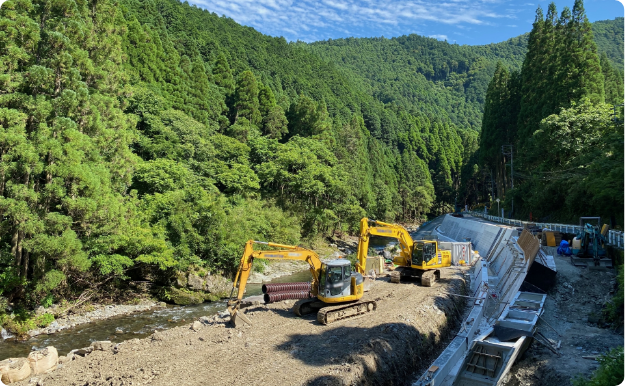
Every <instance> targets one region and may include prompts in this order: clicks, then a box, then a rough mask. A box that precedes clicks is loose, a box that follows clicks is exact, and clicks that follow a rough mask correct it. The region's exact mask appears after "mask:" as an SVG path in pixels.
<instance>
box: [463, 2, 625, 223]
mask: <svg viewBox="0 0 625 386" xmlns="http://www.w3.org/2000/svg"><path fill="white" fill-rule="evenodd" d="M622 23H623V19H622V18H619V19H617V20H616V22H615V23H608V22H599V23H597V24H595V26H594V28H591V25H590V23H589V22H588V19H587V17H586V14H585V10H584V6H583V3H582V1H581V0H576V1H575V4H574V6H573V8H572V9H569V8H568V7H565V8H564V9H563V10H562V12H561V13H560V14H559V15H558V11H557V9H556V6H555V4H553V3H552V4H550V5H549V8H548V9H547V13H546V14H543V11H542V9H541V8H538V10H537V12H536V20H535V22H534V24H533V28H532V31H531V32H530V34H529V39H528V53H527V55H526V57H525V60H524V62H523V66H522V67H521V69H520V70H518V69H515V68H510V67H508V66H506V65H505V64H504V63H502V62H500V63H498V64H497V68H496V71H495V74H494V76H493V79H492V80H491V82H490V84H489V86H488V91H487V94H486V103H485V107H484V119H483V121H482V131H481V136H480V150H479V152H477V153H475V155H474V156H475V158H476V160H478V159H479V164H480V165H483V168H484V169H483V171H482V173H483V174H486V175H487V176H488V177H490V181H491V184H490V185H491V186H490V187H489V186H488V184H486V186H484V185H483V188H485V189H484V191H483V196H486V195H488V194H490V196H491V197H500V198H502V199H504V198H505V200H504V207H505V208H506V211H507V212H508V213H509V215H513V216H515V217H516V218H528V217H530V216H532V217H533V218H534V219H546V220H549V221H565V222H572V223H575V222H577V220H578V218H579V217H580V216H601V217H602V218H604V219H605V222H609V221H610V220H611V221H612V223H613V224H612V225H613V226H619V227H621V228H622V226H623V222H622V221H623V61H622V57H623V28H622ZM619 24H620V27H619V26H618V25H619ZM595 34H596V35H598V36H600V38H598V39H595V37H594V35H595ZM613 38H616V39H615V40H614V41H615V42H617V43H618V44H615V45H610V44H608V41H609V40H610V39H613ZM598 47H599V48H598ZM607 54H610V56H611V58H612V59H613V60H610V59H609V58H608V56H607ZM616 55H620V60H616V59H617V58H618V57H617V56H616ZM508 145H511V146H512V153H511V154H510V148H506V152H507V153H508V154H507V155H506V156H505V157H504V156H503V154H502V146H508ZM511 161H513V162H514V189H512V182H513V181H512V176H511V168H510V167H508V165H509V164H510V162H511ZM480 177H481V176H480V172H476V173H475V174H474V176H473V180H474V183H476V181H478V180H480V179H481V178H480ZM465 179H467V180H470V179H471V178H470V177H468V176H465ZM481 180H482V181H485V180H486V179H483V178H482V179H481ZM489 188H490V190H491V193H486V192H488V190H489ZM474 193H477V192H475V191H474ZM484 193H485V194H484ZM465 194H466V195H470V194H471V192H470V191H468V190H465Z"/></svg>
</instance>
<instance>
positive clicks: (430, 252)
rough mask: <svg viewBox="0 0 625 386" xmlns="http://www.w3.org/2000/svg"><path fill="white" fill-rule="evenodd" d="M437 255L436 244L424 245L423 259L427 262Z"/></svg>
mask: <svg viewBox="0 0 625 386" xmlns="http://www.w3.org/2000/svg"><path fill="white" fill-rule="evenodd" d="M435 257H436V244H434V243H425V244H424V245H423V260H424V262H425V263H427V262H428V261H430V260H432V259H433V258H435Z"/></svg>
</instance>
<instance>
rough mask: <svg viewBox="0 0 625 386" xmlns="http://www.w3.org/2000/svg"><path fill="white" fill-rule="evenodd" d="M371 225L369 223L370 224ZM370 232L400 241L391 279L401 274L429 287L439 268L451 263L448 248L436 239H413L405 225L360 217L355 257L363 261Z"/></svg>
mask: <svg viewBox="0 0 625 386" xmlns="http://www.w3.org/2000/svg"><path fill="white" fill-rule="evenodd" d="M370 223H371V224H372V225H373V226H369V224H370ZM370 236H382V237H391V238H395V239H397V241H399V246H400V253H399V255H397V256H396V257H395V258H394V259H393V263H394V264H395V265H397V267H396V268H395V270H394V271H393V272H391V282H392V283H399V282H400V278H401V277H406V278H407V277H411V278H416V279H419V280H421V285H423V286H425V287H431V286H432V284H433V283H434V281H436V280H438V279H440V277H441V271H440V269H439V268H444V267H449V266H451V251H446V250H441V249H439V248H438V242H437V241H436V240H416V241H415V240H413V239H412V237H410V233H408V231H407V230H406V228H404V227H402V226H401V225H397V224H388V223H385V222H382V221H376V220H369V219H368V218H363V219H362V220H360V241H359V242H358V261H366V260H365V259H366V258H367V251H368V250H369V238H370Z"/></svg>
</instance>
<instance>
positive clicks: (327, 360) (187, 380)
mask: <svg viewBox="0 0 625 386" xmlns="http://www.w3.org/2000/svg"><path fill="white" fill-rule="evenodd" d="M464 292H465V281H464V268H449V269H445V270H443V273H442V277H441V280H440V281H439V282H437V283H436V284H435V285H434V286H432V287H429V288H427V287H421V286H419V285H418V284H417V283H400V284H392V283H390V282H389V280H388V278H378V279H377V280H376V281H374V282H373V283H372V285H371V288H370V290H369V291H368V292H367V293H366V294H365V299H376V300H377V310H376V311H375V312H373V313H371V314H367V315H364V316H361V317H357V318H353V319H347V320H344V321H339V322H336V323H333V324H330V325H327V326H326V325H321V324H319V323H318V322H317V320H316V316H315V315H309V316H306V317H297V316H295V315H294V314H293V313H292V312H291V305H292V304H293V301H283V302H279V303H274V304H269V305H264V304H261V305H255V306H250V307H248V308H245V309H244V310H245V313H246V315H247V316H248V317H249V319H250V320H251V321H252V322H253V326H251V327H250V326H245V327H239V328H233V327H232V326H231V325H230V324H229V323H227V320H228V317H219V316H216V317H213V318H210V319H209V318H205V320H204V323H202V325H201V327H199V328H198V329H197V331H195V330H194V329H193V328H192V326H191V325H187V326H182V327H177V328H173V329H171V330H167V331H159V332H155V333H154V334H153V335H152V336H150V337H148V338H145V339H134V340H130V341H126V342H123V343H120V344H118V345H116V347H115V348H114V349H113V350H111V351H94V352H93V353H91V354H89V355H87V356H86V357H79V358H78V359H75V360H73V361H70V362H67V363H65V364H64V365H62V368H60V369H58V370H56V371H54V372H52V373H50V374H48V375H45V376H44V377H43V378H44V379H43V380H42V384H44V385H45V386H53V385H63V386H66V385H81V386H87V385H89V386H94V385H111V386H114V385H115V386H117V385H180V386H182V385H354V384H362V385H391V384H392V385H404V384H410V383H411V382H412V381H414V380H415V378H416V377H418V376H419V375H420V374H421V372H422V371H423V370H424V369H425V368H427V366H428V365H429V364H430V363H431V361H432V360H433V359H435V357H436V356H437V355H438V354H439V353H440V352H441V351H442V350H443V348H444V345H445V343H446V342H447V341H448V340H447V339H448V337H450V336H451V335H453V334H452V333H453V332H454V331H455V330H457V328H458V326H459V322H460V320H461V318H462V312H463V311H462V310H463V305H464V304H465V303H466V301H465V300H466V299H464V298H462V297H458V296H451V295H449V294H454V293H455V294H462V293H464ZM197 326H198V324H196V327H197ZM18 384H21V385H27V384H28V381H23V382H22V383H18Z"/></svg>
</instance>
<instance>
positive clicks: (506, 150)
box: [501, 145, 514, 217]
mask: <svg viewBox="0 0 625 386" xmlns="http://www.w3.org/2000/svg"><path fill="white" fill-rule="evenodd" d="M513 150H514V147H513V145H501V153H502V154H503V155H504V156H510V180H511V182H512V189H514V151H513ZM511 212H512V215H514V197H512V211H511ZM510 217H512V216H510Z"/></svg>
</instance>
